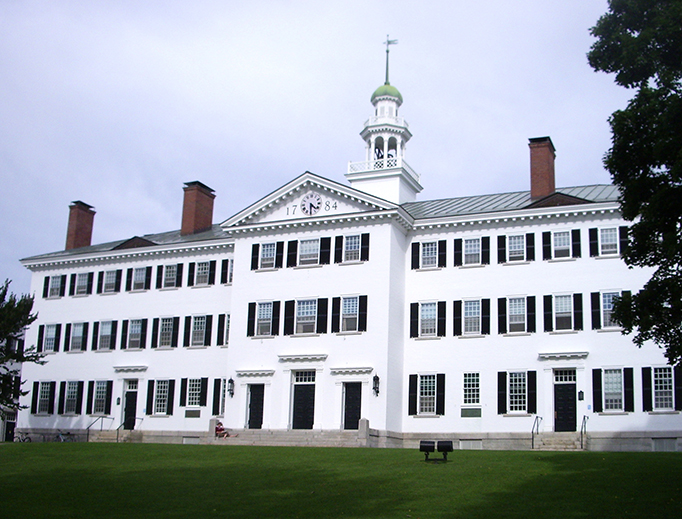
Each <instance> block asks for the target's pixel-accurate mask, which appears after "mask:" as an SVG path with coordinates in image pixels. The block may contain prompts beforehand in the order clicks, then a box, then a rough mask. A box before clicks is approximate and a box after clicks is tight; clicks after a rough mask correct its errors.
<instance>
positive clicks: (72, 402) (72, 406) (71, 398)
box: [64, 381, 78, 414]
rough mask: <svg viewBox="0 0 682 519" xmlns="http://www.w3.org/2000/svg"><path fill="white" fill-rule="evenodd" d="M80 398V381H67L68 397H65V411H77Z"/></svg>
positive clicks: (66, 412) (68, 412)
mask: <svg viewBox="0 0 682 519" xmlns="http://www.w3.org/2000/svg"><path fill="white" fill-rule="evenodd" d="M77 400H78V382H73V381H70V382H67V383H66V398H65V399H64V413H65V414H73V413H75V412H76V402H77Z"/></svg>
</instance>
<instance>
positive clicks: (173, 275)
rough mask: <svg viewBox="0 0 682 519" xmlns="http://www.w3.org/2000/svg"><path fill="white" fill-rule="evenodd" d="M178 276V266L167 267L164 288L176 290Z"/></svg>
mask: <svg viewBox="0 0 682 519" xmlns="http://www.w3.org/2000/svg"><path fill="white" fill-rule="evenodd" d="M177 276H178V266H177V265H166V266H165V267H164V269H163V288H175V282H176V280H177Z"/></svg>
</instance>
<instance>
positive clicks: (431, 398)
mask: <svg viewBox="0 0 682 519" xmlns="http://www.w3.org/2000/svg"><path fill="white" fill-rule="evenodd" d="M435 412H436V375H421V376H420V377H419V414H434V413H435Z"/></svg>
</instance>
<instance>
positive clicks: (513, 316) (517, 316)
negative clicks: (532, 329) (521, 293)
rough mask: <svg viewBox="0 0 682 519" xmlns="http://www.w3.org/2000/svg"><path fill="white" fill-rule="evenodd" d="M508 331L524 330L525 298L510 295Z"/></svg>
mask: <svg viewBox="0 0 682 519" xmlns="http://www.w3.org/2000/svg"><path fill="white" fill-rule="evenodd" d="M509 331H510V332H525V331H526V298H525V297H512V298H510V299H509Z"/></svg>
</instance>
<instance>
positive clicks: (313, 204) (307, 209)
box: [301, 193, 322, 216]
mask: <svg viewBox="0 0 682 519" xmlns="http://www.w3.org/2000/svg"><path fill="white" fill-rule="evenodd" d="M321 207H322V198H321V197H320V195H318V194H317V193H308V194H307V195H305V196H304V197H303V200H301V211H303V214H307V215H308V216H313V215H314V214H317V212H318V211H319V210H320V208H321Z"/></svg>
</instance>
